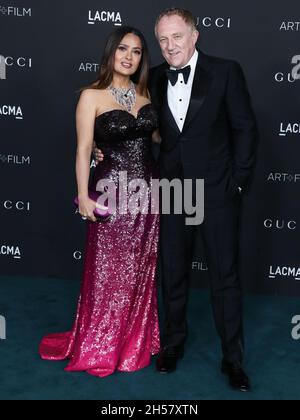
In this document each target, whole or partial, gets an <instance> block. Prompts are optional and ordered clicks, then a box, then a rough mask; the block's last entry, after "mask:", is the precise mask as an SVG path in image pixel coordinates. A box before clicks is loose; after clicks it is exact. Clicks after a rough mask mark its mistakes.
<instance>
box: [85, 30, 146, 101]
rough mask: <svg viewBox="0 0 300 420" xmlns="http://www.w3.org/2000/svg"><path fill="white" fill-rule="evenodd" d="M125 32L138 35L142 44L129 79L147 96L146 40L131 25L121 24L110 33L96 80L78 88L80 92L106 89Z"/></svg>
mask: <svg viewBox="0 0 300 420" xmlns="http://www.w3.org/2000/svg"><path fill="white" fill-rule="evenodd" d="M127 34H134V35H136V36H138V37H139V38H140V40H141V44H142V58H141V62H140V65H139V67H138V69H137V71H136V72H135V73H134V74H133V75H132V76H131V80H132V81H133V82H134V83H135V84H136V85H137V91H138V93H139V94H140V95H142V96H145V97H149V94H148V89H147V84H148V75H149V67H150V57H149V50H148V46H147V42H146V40H145V37H144V35H143V34H142V33H141V31H139V30H138V29H136V28H133V27H131V26H122V27H120V28H117V29H116V30H114V31H113V32H112V33H111V34H110V36H109V38H108V40H107V42H106V45H105V48H104V52H103V56H102V60H101V64H100V69H99V72H98V75H97V78H96V80H95V81H94V82H93V83H92V84H90V85H89V86H86V87H84V88H82V89H80V92H82V91H83V90H85V89H106V88H107V87H108V86H109V85H110V84H111V82H112V79H113V72H114V63H115V54H116V51H117V48H118V47H119V45H120V43H121V41H122V39H123V38H124V37H125V36H126V35H127Z"/></svg>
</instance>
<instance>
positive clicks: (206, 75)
mask: <svg viewBox="0 0 300 420" xmlns="http://www.w3.org/2000/svg"><path fill="white" fill-rule="evenodd" d="M211 82H212V76H211V74H210V72H209V65H208V64H207V62H206V57H205V55H204V54H203V53H201V52H200V51H199V57H198V62H197V66H196V70H195V75H194V81H193V87H192V92H191V99H190V104H189V107H188V112H187V115H186V119H185V123H184V126H183V130H182V131H185V130H186V128H187V127H188V126H189V125H190V124H191V123H192V121H193V120H194V118H195V117H196V115H197V113H198V112H199V110H200V108H201V107H202V105H203V104H204V101H205V98H206V96H207V94H208V91H209V88H210V86H211Z"/></svg>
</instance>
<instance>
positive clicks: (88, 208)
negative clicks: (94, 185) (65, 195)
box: [78, 197, 97, 222]
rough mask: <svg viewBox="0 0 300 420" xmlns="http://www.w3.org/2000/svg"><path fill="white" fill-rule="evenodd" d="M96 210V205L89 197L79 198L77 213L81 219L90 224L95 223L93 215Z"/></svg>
mask: <svg viewBox="0 0 300 420" xmlns="http://www.w3.org/2000/svg"><path fill="white" fill-rule="evenodd" d="M95 208H96V203H95V202H94V201H93V200H91V199H90V198H89V197H82V198H80V197H79V206H78V209H79V213H80V214H81V216H82V217H83V218H87V219H88V220H90V221H91V222H96V221H97V219H96V217H95V215H94V210H95Z"/></svg>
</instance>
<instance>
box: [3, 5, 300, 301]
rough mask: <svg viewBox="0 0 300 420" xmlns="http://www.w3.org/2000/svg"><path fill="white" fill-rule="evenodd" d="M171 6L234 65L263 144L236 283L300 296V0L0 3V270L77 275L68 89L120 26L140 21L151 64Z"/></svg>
mask: <svg viewBox="0 0 300 420" xmlns="http://www.w3.org/2000/svg"><path fill="white" fill-rule="evenodd" d="M171 6H179V7H185V8H188V9H190V10H191V11H192V12H193V13H194V15H195V16H196V17H197V20H198V28H199V31H200V35H201V40H200V43H199V46H200V48H201V49H202V50H203V51H204V52H206V53H208V54H211V55H216V56H220V57H225V58H233V59H236V60H238V61H239V62H240V63H241V65H242V67H243V69H244V71H245V74H246V78H247V81H248V85H249V90H250V92H251V96H252V100H253V105H254V108H255V112H256V115H257V119H258V123H259V130H260V145H259V152H258V162H257V167H256V170H255V177H254V180H253V184H252V189H251V192H250V194H249V195H248V196H247V197H244V200H243V211H242V217H241V253H240V258H241V274H242V276H243V281H244V284H245V288H246V289H247V290H249V291H254V292H264V293H270V294H275V293H277V294H286V295H298V296H300V195H299V187H300V158H299V156H300V80H298V79H297V75H299V76H300V42H299V40H300V3H299V0H286V1H285V2H262V1H260V0H252V1H249V2H243V5H242V7H241V4H240V3H238V2H236V1H235V0H227V1H226V2H224V1H222V0H201V1H197V0H193V1H188V0H186V1H172V2H170V1H166V0H159V1H155V0H152V1H150V2H140V1H137V0H131V1H121V0H110V1H107V0H103V1H97V0H86V1H79V0H73V1H71V0H65V1H58V0H52V1H46V0H26V1H17V0H15V1H13V0H12V1H4V0H0V56H1V57H0V74H1V80H0V139H1V140H0V183H1V189H0V266H1V269H0V274H1V275H21V276H24V277H26V276H38V277H45V276H46V277H59V278H60V277H61V278H70V279H74V278H79V277H80V276H81V272H82V263H83V255H84V253H83V252H84V239H85V222H83V221H82V220H81V219H80V217H79V216H78V215H75V214H74V206H73V197H74V196H75V195H76V183H75V171H74V163H75V151H76V132H75V108H76V103H77V101H78V93H77V91H78V89H79V88H80V87H82V86H84V85H86V84H88V83H90V82H91V81H93V80H94V78H95V76H96V72H97V70H98V64H99V61H100V58H101V55H102V50H103V46H104V44H105V40H106V38H107V36H108V34H109V33H110V32H111V31H112V30H113V29H114V28H116V27H118V26H120V25H125V24H129V25H133V26H136V27H138V28H140V29H141V30H142V31H143V32H144V34H145V36H146V38H147V40H148V43H149V47H150V51H151V57H152V64H153V65H156V64H159V63H160V62H161V61H162V57H161V55H160V51H159V48H158V44H157V42H156V39H155V37H154V33H153V26H154V22H155V18H156V16H157V15H158V14H159V12H160V11H161V10H163V9H165V8H167V7H171ZM191 277H192V283H193V285H194V286H198V287H202V286H205V285H206V284H207V278H208V269H207V266H206V262H205V256H204V252H203V248H202V244H201V243H199V244H197V246H196V249H195V257H194V261H193V264H192V267H191ZM24 281H26V280H24ZM24 286H25V287H26V283H25V284H24Z"/></svg>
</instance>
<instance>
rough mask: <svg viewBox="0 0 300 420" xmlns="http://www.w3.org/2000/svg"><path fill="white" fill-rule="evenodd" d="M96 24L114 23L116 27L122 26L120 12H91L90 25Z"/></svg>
mask: <svg viewBox="0 0 300 420" xmlns="http://www.w3.org/2000/svg"><path fill="white" fill-rule="evenodd" d="M96 22H102V23H103V22H104V23H113V24H114V25H115V26H122V18H121V14H120V13H119V12H107V11H101V12H99V11H96V12H92V10H89V19H88V24H89V25H95V23H96Z"/></svg>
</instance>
